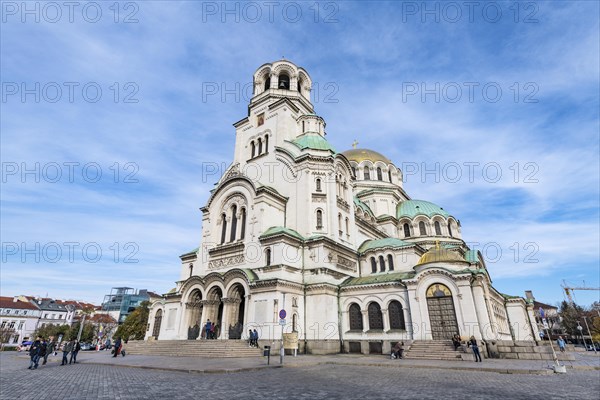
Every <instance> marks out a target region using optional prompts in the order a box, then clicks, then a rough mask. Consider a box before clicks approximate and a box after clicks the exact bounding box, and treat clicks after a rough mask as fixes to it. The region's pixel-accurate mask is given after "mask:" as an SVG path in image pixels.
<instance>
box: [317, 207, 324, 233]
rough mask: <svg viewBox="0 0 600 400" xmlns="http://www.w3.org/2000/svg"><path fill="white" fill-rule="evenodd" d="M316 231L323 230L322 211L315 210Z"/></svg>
mask: <svg viewBox="0 0 600 400" xmlns="http://www.w3.org/2000/svg"><path fill="white" fill-rule="evenodd" d="M317 229H323V211H321V210H317Z"/></svg>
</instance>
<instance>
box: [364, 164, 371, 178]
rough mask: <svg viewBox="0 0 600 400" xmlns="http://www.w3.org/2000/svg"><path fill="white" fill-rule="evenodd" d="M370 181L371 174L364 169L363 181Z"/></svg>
mask: <svg viewBox="0 0 600 400" xmlns="http://www.w3.org/2000/svg"><path fill="white" fill-rule="evenodd" d="M370 180H371V172H370V171H369V167H365V181H370Z"/></svg>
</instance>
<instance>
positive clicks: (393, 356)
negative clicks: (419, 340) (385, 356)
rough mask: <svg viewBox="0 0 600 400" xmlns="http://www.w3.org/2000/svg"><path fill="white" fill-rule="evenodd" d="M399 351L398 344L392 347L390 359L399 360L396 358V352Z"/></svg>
mask: <svg viewBox="0 0 600 400" xmlns="http://www.w3.org/2000/svg"><path fill="white" fill-rule="evenodd" d="M399 351H400V342H397V343H396V344H395V345H394V347H392V353H391V354H390V358H391V359H392V360H395V359H396V358H400V357H399V356H398V352H399Z"/></svg>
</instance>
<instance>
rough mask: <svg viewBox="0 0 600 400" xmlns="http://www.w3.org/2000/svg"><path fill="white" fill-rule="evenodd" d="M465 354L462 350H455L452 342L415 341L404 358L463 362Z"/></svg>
mask: <svg viewBox="0 0 600 400" xmlns="http://www.w3.org/2000/svg"><path fill="white" fill-rule="evenodd" d="M461 354H464V353H463V351H462V349H461V348H458V350H456V351H455V350H454V345H453V344H452V341H450V340H415V341H414V342H413V344H412V345H411V346H410V349H408V351H406V352H405V354H404V357H405V358H408V359H413V360H449V361H461V360H462V356H461Z"/></svg>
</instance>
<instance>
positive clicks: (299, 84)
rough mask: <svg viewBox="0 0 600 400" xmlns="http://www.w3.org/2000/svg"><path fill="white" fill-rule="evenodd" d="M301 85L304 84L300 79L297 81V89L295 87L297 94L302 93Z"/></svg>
mask: <svg viewBox="0 0 600 400" xmlns="http://www.w3.org/2000/svg"><path fill="white" fill-rule="evenodd" d="M303 83H304V82H302V81H301V80H300V79H298V87H297V90H298V93H302V84H303Z"/></svg>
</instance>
